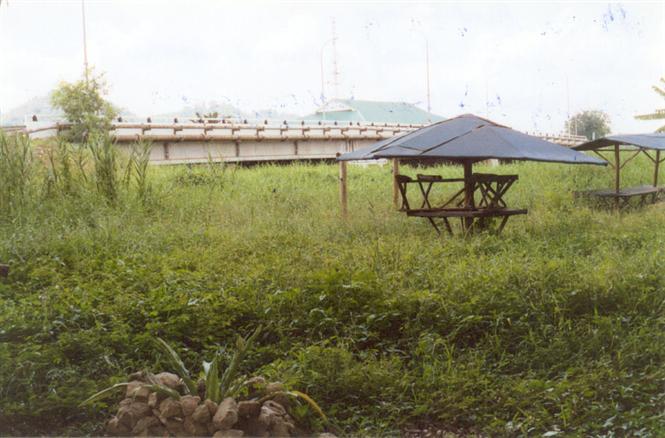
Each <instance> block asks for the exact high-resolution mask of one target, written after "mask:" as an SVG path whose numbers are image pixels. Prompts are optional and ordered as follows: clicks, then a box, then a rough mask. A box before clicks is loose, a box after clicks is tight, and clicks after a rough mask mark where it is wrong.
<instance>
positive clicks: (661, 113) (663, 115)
mask: <svg viewBox="0 0 665 438" xmlns="http://www.w3.org/2000/svg"><path fill="white" fill-rule="evenodd" d="M660 82H662V83H663V84H665V77H662V78H660ZM651 88H652V89H653V91H655V92H656V93H658V94H659V95H660V97H663V98H665V90H663V89H662V88H660V87H658V86H657V85H654V86H652V87H651ZM635 118H636V119H638V120H664V119H665V108H661V109H657V110H655V111H654V112H652V113H650V114H641V115H639V116H635ZM656 132H665V125H663V126H661V127H660V128H658V129H656Z"/></svg>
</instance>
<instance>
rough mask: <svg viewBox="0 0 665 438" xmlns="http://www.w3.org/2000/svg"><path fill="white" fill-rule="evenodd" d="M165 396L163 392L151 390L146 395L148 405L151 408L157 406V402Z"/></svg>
mask: <svg viewBox="0 0 665 438" xmlns="http://www.w3.org/2000/svg"><path fill="white" fill-rule="evenodd" d="M166 397H167V396H166V395H164V394H161V393H159V392H151V393H150V395H149V396H148V406H150V407H151V408H158V407H159V404H160V403H161V402H162V400H164V399H165V398H166Z"/></svg>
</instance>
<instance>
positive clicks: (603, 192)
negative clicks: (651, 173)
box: [574, 185, 665, 209]
mask: <svg viewBox="0 0 665 438" xmlns="http://www.w3.org/2000/svg"><path fill="white" fill-rule="evenodd" d="M662 193H665V187H654V186H649V185H643V186H637V187H627V188H623V189H619V190H616V189H600V190H583V191H577V192H575V193H574V195H575V197H576V198H587V199H596V200H597V201H599V202H600V203H601V204H603V205H605V206H607V207H616V208H619V209H626V208H629V207H630V206H631V205H632V204H631V200H633V199H637V205H638V206H639V207H644V206H645V205H646V204H654V203H656V202H657V201H658V199H659V196H660V195H661V194H662Z"/></svg>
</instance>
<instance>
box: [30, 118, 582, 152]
mask: <svg viewBox="0 0 665 438" xmlns="http://www.w3.org/2000/svg"><path fill="white" fill-rule="evenodd" d="M35 119H36V117H33V120H35ZM44 125H45V122H40V121H36V120H35V121H34V122H28V123H27V125H26V126H25V131H26V132H28V133H29V134H31V135H33V136H48V135H52V134H57V133H59V132H60V131H62V130H65V129H68V128H69V126H70V124H69V123H62V122H56V123H54V124H46V126H44ZM423 126H425V125H423V124H404V123H373V122H340V121H331V120H290V121H289V120H274V119H273V120H270V119H263V120H248V119H238V118H196V117H187V118H182V117H181V118H178V117H176V118H173V119H167V118H155V119H154V120H153V119H152V118H151V117H147V118H145V119H143V118H141V119H138V118H133V120H127V119H126V118H123V117H119V118H118V119H116V120H115V121H114V122H113V123H112V128H111V129H112V133H113V135H114V137H115V139H116V141H118V142H119V143H128V142H134V141H138V140H152V141H161V142H182V141H194V142H210V141H233V142H242V141H253V142H257V141H258V142H260V141H262V140H281V141H284V140H289V141H307V140H381V139H384V138H390V137H392V136H394V135H398V134H401V133H405V132H409V131H412V130H414V129H418V128H421V127H423ZM531 135H534V136H537V137H540V138H543V139H545V140H548V141H552V142H554V143H558V144H561V145H564V146H569V147H570V146H575V145H578V144H580V143H583V142H584V141H586V138H585V137H584V136H580V135H572V134H566V133H562V134H548V133H541V132H532V133H531Z"/></svg>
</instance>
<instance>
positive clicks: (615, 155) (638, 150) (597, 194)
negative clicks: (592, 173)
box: [574, 133, 665, 207]
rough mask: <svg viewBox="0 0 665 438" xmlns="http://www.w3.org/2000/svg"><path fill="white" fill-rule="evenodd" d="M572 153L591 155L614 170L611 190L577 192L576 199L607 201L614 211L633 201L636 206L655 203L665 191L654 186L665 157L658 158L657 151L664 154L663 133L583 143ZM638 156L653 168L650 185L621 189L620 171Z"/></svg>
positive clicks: (612, 136)
mask: <svg viewBox="0 0 665 438" xmlns="http://www.w3.org/2000/svg"><path fill="white" fill-rule="evenodd" d="M574 149H576V150H578V151H591V152H593V153H595V154H597V155H598V156H599V157H601V158H603V159H605V160H607V161H608V163H609V165H610V166H611V167H612V168H613V169H614V188H613V189H601V190H588V191H585V192H578V193H579V194H580V195H583V196H589V197H594V198H597V199H600V200H602V201H609V202H610V203H613V204H614V205H615V206H616V207H624V206H627V205H629V203H630V200H631V199H633V198H637V199H638V200H639V204H640V205H644V204H645V203H647V202H655V201H657V200H658V198H659V195H660V194H661V193H663V192H665V187H659V186H658V175H659V171H660V163H662V162H663V161H665V157H663V158H661V151H663V150H665V134H663V133H653V134H651V133H650V134H625V135H610V136H607V137H602V138H599V139H596V140H592V141H589V142H586V143H583V144H581V145H579V146H576V147H575V148H574ZM608 153H609V154H608ZM640 154H644V155H645V156H647V157H648V158H649V160H651V162H652V163H653V164H654V172H653V184H652V185H642V186H637V187H624V188H621V169H623V167H624V166H625V165H626V164H627V163H628V162H629V161H630V160H632V159H633V158H635V157H637V156H638V155H640ZM607 155H609V157H608V156H607ZM622 155H623V156H624V158H623V160H622ZM626 155H627V157H626Z"/></svg>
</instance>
